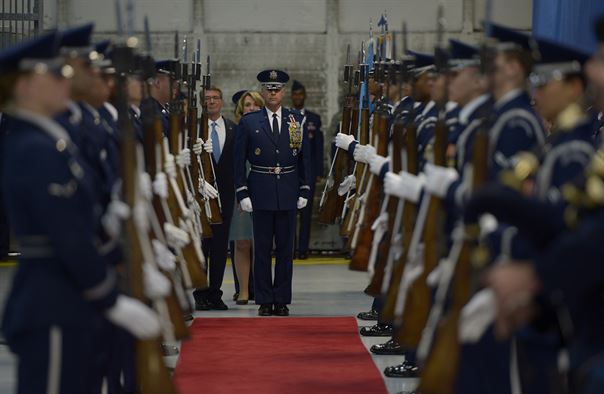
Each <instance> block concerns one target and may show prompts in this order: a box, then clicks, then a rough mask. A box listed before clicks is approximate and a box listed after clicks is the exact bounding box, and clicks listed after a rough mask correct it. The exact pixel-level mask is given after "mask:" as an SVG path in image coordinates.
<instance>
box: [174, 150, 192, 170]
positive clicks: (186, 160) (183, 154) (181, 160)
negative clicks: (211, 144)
mask: <svg viewBox="0 0 604 394" xmlns="http://www.w3.org/2000/svg"><path fill="white" fill-rule="evenodd" d="M176 162H177V164H178V166H179V167H180V168H185V167H186V166H190V165H191V151H190V150H189V149H188V148H185V149H183V150H181V151H180V153H179V154H178V157H177V158H176Z"/></svg>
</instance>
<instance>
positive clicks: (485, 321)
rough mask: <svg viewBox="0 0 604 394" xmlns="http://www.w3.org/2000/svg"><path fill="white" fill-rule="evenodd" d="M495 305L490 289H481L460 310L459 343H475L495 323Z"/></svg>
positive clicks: (493, 295) (493, 294)
mask: <svg viewBox="0 0 604 394" xmlns="http://www.w3.org/2000/svg"><path fill="white" fill-rule="evenodd" d="M496 310H497V305H496V302H495V293H494V292H493V290H492V289H488V288H487V289H483V290H480V291H479V292H478V293H476V294H475V295H474V296H473V297H472V299H471V300H470V301H469V302H468V303H467V304H466V305H465V306H464V307H463V309H462V310H461V317H460V319H459V341H460V342H461V343H475V342H478V340H479V339H480V338H481V337H482V335H483V334H484V333H485V331H486V330H487V328H489V326H490V325H491V324H492V323H493V321H495V312H496Z"/></svg>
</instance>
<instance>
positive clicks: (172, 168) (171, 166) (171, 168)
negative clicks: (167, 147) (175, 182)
mask: <svg viewBox="0 0 604 394" xmlns="http://www.w3.org/2000/svg"><path fill="white" fill-rule="evenodd" d="M164 170H165V171H166V174H168V176H169V177H170V178H176V164H175V163H174V156H172V155H170V154H167V155H166V163H165V164H164Z"/></svg>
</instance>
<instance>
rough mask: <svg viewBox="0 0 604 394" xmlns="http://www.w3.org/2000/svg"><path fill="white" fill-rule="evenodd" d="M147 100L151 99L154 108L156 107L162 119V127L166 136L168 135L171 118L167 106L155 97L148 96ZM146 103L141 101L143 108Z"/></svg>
mask: <svg viewBox="0 0 604 394" xmlns="http://www.w3.org/2000/svg"><path fill="white" fill-rule="evenodd" d="M145 101H150V102H151V104H152V108H155V110H156V111H157V114H159V119H160V121H161V128H162V131H163V133H164V136H165V137H168V132H169V131H170V119H169V114H168V110H167V109H166V107H165V106H163V105H162V104H161V103H160V102H159V101H157V100H156V99H154V98H153V97H149V98H146V99H145ZM144 105H145V103H141V108H143V106H144Z"/></svg>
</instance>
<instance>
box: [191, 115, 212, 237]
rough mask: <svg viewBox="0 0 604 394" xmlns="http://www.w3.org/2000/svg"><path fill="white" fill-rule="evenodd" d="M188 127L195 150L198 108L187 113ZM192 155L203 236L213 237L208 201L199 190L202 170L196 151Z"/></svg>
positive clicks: (193, 179) (192, 169)
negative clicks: (207, 206)
mask: <svg viewBox="0 0 604 394" xmlns="http://www.w3.org/2000/svg"><path fill="white" fill-rule="evenodd" d="M187 127H188V128H189V133H190V139H189V149H190V150H191V152H193V144H195V142H196V141H197V137H198V133H197V128H198V127H199V124H198V123H197V108H189V113H188V114H187ZM192 156H193V157H192V158H191V181H192V182H193V189H194V190H193V194H194V196H195V200H196V201H197V203H198V204H199V206H200V207H201V212H200V213H199V219H200V221H201V236H202V237H203V238H212V226H210V218H208V215H207V213H206V210H205V205H206V202H207V201H206V200H205V198H204V197H203V196H202V195H201V193H200V192H199V186H200V182H201V181H202V177H201V170H200V166H199V162H198V161H197V157H196V155H195V153H192Z"/></svg>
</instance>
